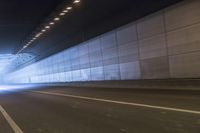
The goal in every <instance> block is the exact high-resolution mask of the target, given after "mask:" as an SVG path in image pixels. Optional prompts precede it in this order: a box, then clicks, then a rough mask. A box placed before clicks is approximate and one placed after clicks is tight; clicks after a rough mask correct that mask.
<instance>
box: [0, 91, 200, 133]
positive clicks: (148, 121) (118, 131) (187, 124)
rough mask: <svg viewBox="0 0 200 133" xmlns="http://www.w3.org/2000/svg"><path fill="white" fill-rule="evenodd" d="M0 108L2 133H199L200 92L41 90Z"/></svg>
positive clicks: (1, 96) (5, 97)
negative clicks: (18, 129)
mask: <svg viewBox="0 0 200 133" xmlns="http://www.w3.org/2000/svg"><path fill="white" fill-rule="evenodd" d="M0 106H2V108H3V109H4V110H5V111H6V112H7V114H8V115H9V118H11V119H12V120H13V122H14V124H13V123H12V122H10V119H9V118H8V117H7V118H6V117H5V114H3V112H2V110H1V112H0V133H15V132H16V133H21V132H19V131H17V130H16V131H14V129H13V128H16V127H15V126H17V127H18V128H20V129H21V131H22V132H23V133H200V93H199V92H190V91H167V90H162V91H158V90H133V89H108V88H74V87H41V88H37V90H34V89H32V90H25V91H20V92H9V93H0ZM9 122H10V123H9ZM13 125H14V126H13Z"/></svg>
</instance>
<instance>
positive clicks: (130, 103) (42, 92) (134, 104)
mask: <svg viewBox="0 0 200 133" xmlns="http://www.w3.org/2000/svg"><path fill="white" fill-rule="evenodd" d="M30 92H34V93H40V94H46V95H55V96H63V97H71V98H78V99H85V100H92V101H99V102H107V103H115V104H122V105H129V106H137V107H144V108H152V109H160V110H168V111H175V112H182V113H190V114H197V115H200V111H195V110H187V109H181V108H171V107H163V106H155V105H148V104H140V103H132V102H122V101H115V100H108V99H100V98H92V97H85V96H77V95H70V94H61V93H53V92H45V91H30Z"/></svg>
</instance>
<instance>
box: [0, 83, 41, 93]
mask: <svg viewBox="0 0 200 133" xmlns="http://www.w3.org/2000/svg"><path fill="white" fill-rule="evenodd" d="M38 87H41V85H33V84H20V85H0V94H2V93H11V92H18V91H25V90H30V89H37V88H38Z"/></svg>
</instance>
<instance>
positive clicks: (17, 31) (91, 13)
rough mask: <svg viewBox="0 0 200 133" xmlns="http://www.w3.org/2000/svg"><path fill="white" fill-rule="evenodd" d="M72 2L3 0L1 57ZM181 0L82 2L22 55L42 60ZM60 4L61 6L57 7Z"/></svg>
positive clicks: (0, 19) (0, 23)
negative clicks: (26, 53)
mask: <svg viewBox="0 0 200 133" xmlns="http://www.w3.org/2000/svg"><path fill="white" fill-rule="evenodd" d="M71 1H72V0H67V1H66V0H65V1H64V0H1V1H0V10H1V12H0V16H1V18H0V54H10V53H16V52H17V51H18V50H19V49H20V48H21V47H23V45H24V44H23V43H22V42H23V41H24V40H25V39H26V38H27V37H29V36H30V35H31V34H32V32H33V31H35V30H36V29H37V28H38V27H39V25H41V24H43V23H44V22H45V21H44V20H47V19H48V17H49V16H50V15H51V16H52V14H55V13H56V11H59V8H62V3H63V2H66V3H68V2H69V3H70V2H71ZM179 1H181V0H81V3H80V5H78V6H77V7H76V8H75V9H73V11H72V12H70V13H69V15H67V16H66V17H64V18H63V19H62V20H61V21H60V22H59V23H58V24H57V25H56V26H55V27H54V28H53V29H51V30H49V31H48V33H46V34H45V35H44V36H42V37H41V38H39V40H37V41H36V42H35V43H33V44H32V45H31V46H30V47H28V48H27V49H26V50H24V51H23V52H30V53H33V54H35V55H36V59H37V60H40V59H42V58H44V57H47V56H49V55H51V54H53V53H55V52H58V51H61V50H63V49H65V48H68V47H71V46H73V45H76V44H78V43H80V42H83V41H86V40H88V39H90V38H93V37H95V36H98V35H100V34H102V33H105V32H107V31H110V30H112V29H114V28H116V27H119V26H121V25H124V24H127V23H129V22H131V21H134V20H137V19H139V18H141V17H144V16H146V15H148V14H150V13H153V12H155V11H158V10H160V9H163V8H165V7H167V6H170V5H172V4H175V3H177V2H179ZM58 5H59V6H58Z"/></svg>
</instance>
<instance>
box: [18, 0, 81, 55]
mask: <svg viewBox="0 0 200 133" xmlns="http://www.w3.org/2000/svg"><path fill="white" fill-rule="evenodd" d="M80 2H81V0H73V3H72V5H68V6H67V7H65V9H64V10H63V11H61V12H60V13H58V16H56V17H55V18H50V19H53V20H52V21H50V22H49V24H48V25H46V26H45V27H44V28H43V29H40V30H41V31H40V32H39V33H37V34H36V35H35V36H33V38H32V39H31V40H29V42H27V43H26V45H24V46H23V47H22V49H21V50H19V51H18V52H17V54H19V53H21V52H22V51H23V50H24V49H25V48H27V47H28V46H29V45H31V44H32V43H33V42H34V41H35V40H36V39H37V38H39V37H40V36H41V35H42V34H44V32H46V31H47V29H50V28H51V25H54V24H56V21H59V20H60V19H61V18H62V17H61V16H64V15H66V13H68V12H69V11H70V10H72V8H73V4H77V3H80ZM59 16H60V17H59Z"/></svg>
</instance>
